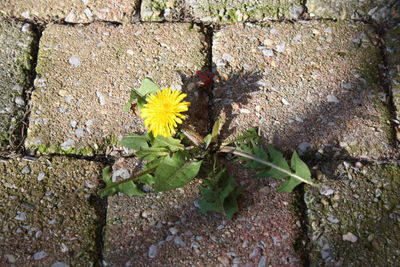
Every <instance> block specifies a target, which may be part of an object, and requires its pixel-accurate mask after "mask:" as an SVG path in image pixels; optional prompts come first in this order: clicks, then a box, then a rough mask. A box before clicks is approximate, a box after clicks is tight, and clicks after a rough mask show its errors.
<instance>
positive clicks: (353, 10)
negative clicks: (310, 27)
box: [306, 0, 400, 23]
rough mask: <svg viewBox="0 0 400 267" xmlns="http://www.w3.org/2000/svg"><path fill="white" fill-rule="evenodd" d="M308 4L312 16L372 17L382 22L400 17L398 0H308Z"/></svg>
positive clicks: (338, 17) (340, 17)
mask: <svg viewBox="0 0 400 267" xmlns="http://www.w3.org/2000/svg"><path fill="white" fill-rule="evenodd" d="M396 2H397V3H396ZM306 6H307V11H308V13H309V15H310V16H311V17H320V18H333V19H342V20H343V19H361V18H363V19H369V18H371V19H373V20H375V21H376V22H380V23H381V22H386V21H388V20H389V19H399V18H400V17H399V14H400V13H399V7H400V6H399V4H398V1H397V0H307V1H306Z"/></svg>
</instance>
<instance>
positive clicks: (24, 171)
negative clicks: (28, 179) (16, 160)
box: [21, 166, 31, 174]
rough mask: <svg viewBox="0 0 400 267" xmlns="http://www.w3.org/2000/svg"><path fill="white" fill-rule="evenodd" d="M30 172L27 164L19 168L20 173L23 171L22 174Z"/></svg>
mask: <svg viewBox="0 0 400 267" xmlns="http://www.w3.org/2000/svg"><path fill="white" fill-rule="evenodd" d="M30 172H31V169H29V167H28V166H26V167H25V168H23V169H22V170H21V173H23V174H28V173H30Z"/></svg>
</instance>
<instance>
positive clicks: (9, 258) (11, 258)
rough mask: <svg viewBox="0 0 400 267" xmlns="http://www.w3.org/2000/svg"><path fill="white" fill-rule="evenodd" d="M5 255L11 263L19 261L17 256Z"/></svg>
mask: <svg viewBox="0 0 400 267" xmlns="http://www.w3.org/2000/svg"><path fill="white" fill-rule="evenodd" d="M4 257H5V258H6V259H7V261H8V262H9V263H16V262H17V259H16V258H15V256H14V255H11V254H5V255H4Z"/></svg>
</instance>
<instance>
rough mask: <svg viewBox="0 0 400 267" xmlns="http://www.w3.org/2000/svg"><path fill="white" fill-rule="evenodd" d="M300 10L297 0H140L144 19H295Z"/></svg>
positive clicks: (218, 21)
mask: <svg viewBox="0 0 400 267" xmlns="http://www.w3.org/2000/svg"><path fill="white" fill-rule="evenodd" d="M302 12H303V6H302V1H300V0H284V1H282V0H281V1H277V0H267V1H260V0H250V1H249V0H247V1H243V0H241V1H237V0H212V1H205V0H200V1H199V0H143V1H142V5H141V9H140V15H141V19H142V20H143V21H163V20H166V21H199V22H204V23H227V22H241V21H263V20H270V19H282V18H287V19H297V18H299V16H300V15H301V14H302Z"/></svg>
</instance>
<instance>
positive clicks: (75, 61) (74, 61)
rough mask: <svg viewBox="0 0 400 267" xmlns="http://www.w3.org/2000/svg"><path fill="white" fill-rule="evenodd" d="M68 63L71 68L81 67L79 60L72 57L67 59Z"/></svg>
mask: <svg viewBox="0 0 400 267" xmlns="http://www.w3.org/2000/svg"><path fill="white" fill-rule="evenodd" d="M69 63H70V64H71V65H72V66H73V67H79V65H81V61H80V60H79V58H77V57H76V56H72V57H70V58H69Z"/></svg>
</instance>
